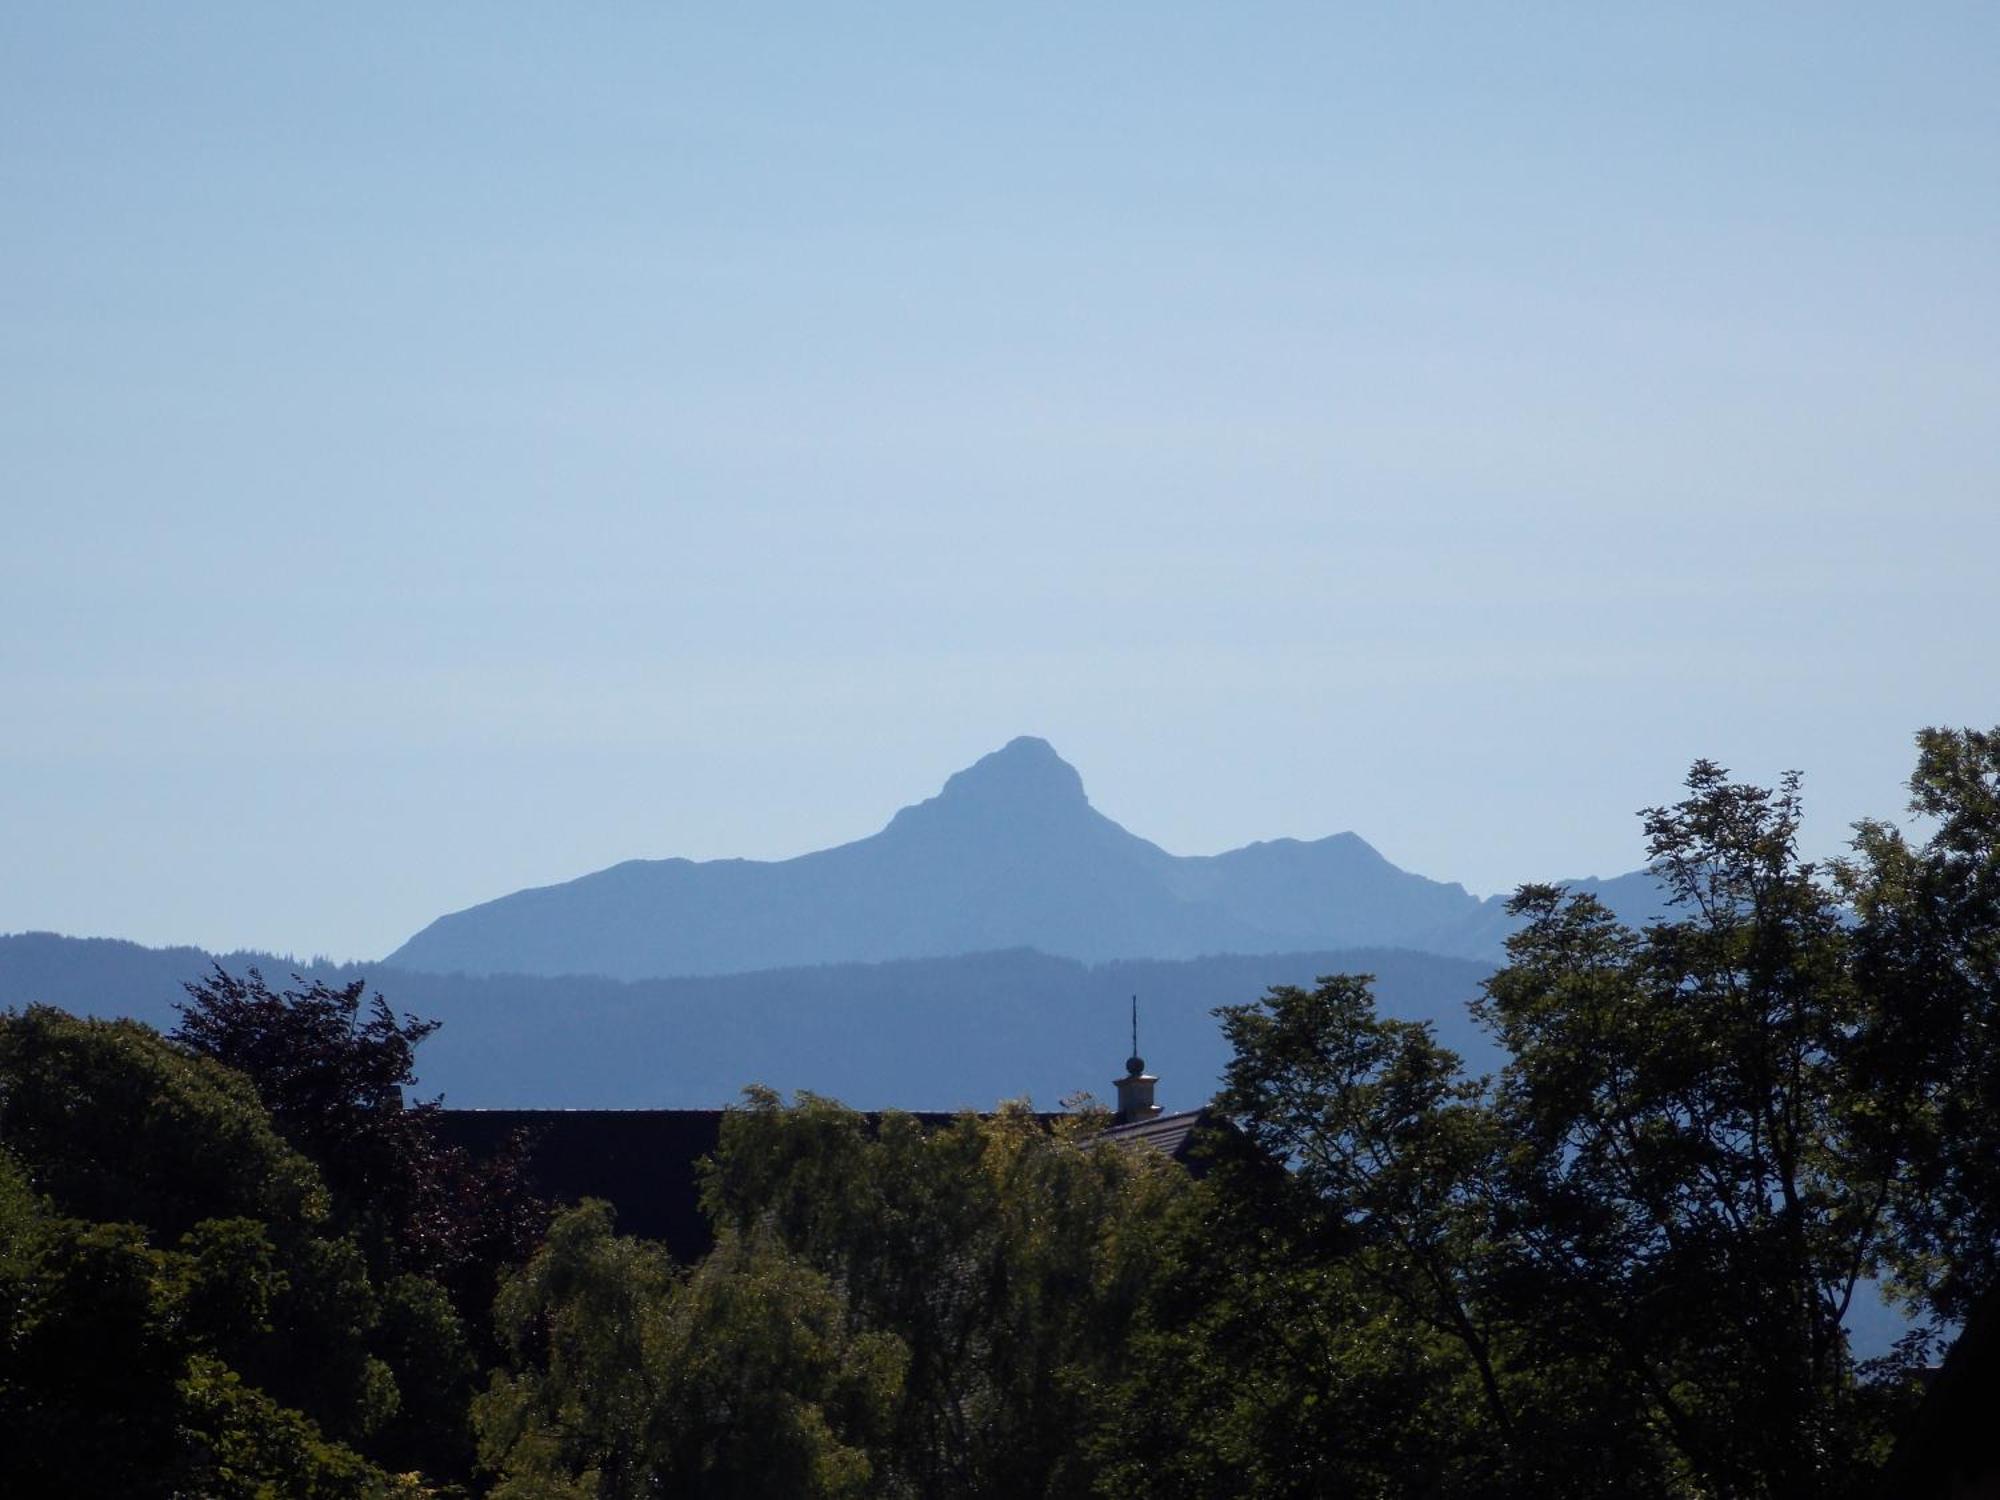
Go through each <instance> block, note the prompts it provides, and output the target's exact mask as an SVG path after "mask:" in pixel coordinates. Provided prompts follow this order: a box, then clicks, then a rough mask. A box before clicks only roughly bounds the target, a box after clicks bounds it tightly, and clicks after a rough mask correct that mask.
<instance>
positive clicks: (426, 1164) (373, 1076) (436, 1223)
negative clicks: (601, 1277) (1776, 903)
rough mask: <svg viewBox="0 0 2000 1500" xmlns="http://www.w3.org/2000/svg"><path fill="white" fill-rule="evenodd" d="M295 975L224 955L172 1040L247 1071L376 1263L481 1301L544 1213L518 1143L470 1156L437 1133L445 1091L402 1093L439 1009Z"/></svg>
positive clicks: (529, 1240) (412, 1079)
mask: <svg viewBox="0 0 2000 1500" xmlns="http://www.w3.org/2000/svg"><path fill="white" fill-rule="evenodd" d="M294 984H295V985H296V986H297V987H296V988H292V989H285V990H277V989H273V988H272V987H271V986H270V985H269V984H268V983H267V982H266V981H265V979H264V977H263V975H262V974H260V973H259V972H258V971H257V970H255V969H252V970H250V971H249V973H248V975H247V976H244V977H238V976H236V975H232V974H230V973H229V972H228V971H227V970H225V969H223V968H222V967H221V966H220V965H218V966H217V967H216V969H215V971H214V972H213V973H212V974H211V975H210V976H209V977H208V978H207V979H205V980H203V981H202V982H200V983H198V984H190V985H188V986H187V987H186V988H187V992H188V999H187V1002H186V1003H184V1004H182V1005H181V1006H180V1007H179V1009H180V1015H181V1020H180V1025H179V1027H178V1028H177V1029H176V1030H175V1032H174V1039H175V1040H176V1041H178V1042H180V1043H181V1044H182V1045H183V1046H185V1047H187V1048H188V1049H189V1050H191V1051H193V1052H195V1053H197V1054H199V1055H201V1056H203V1057H207V1058H212V1059H214V1060H215V1061H216V1062H219V1063H222V1064H224V1065H225V1066H227V1067H230V1068H233V1069H236V1070H237V1071H239V1072H241V1073H243V1074H245V1075H246V1076H247V1077H248V1078H249V1079H250V1081H251V1082H252V1084H253V1085H254V1086H255V1087H256V1090H257V1095H258V1098H259V1099H260V1100H262V1102H263V1104H264V1107H265V1108H266V1109H267V1110H269V1111H270V1114H271V1118H272V1120H273V1121H274V1123H275V1124H276V1125H277V1128H278V1130H279V1132H280V1134H282V1135H283V1136H284V1138H285V1139H286V1140H287V1141H288V1142H290V1143H291V1144H292V1146H293V1147H295V1148H296V1149H297V1150H299V1151H300V1152H302V1153H304V1154H305V1155H306V1156H308V1157H310V1158H311V1159H312V1160H313V1161H314V1162H315V1163H316V1164H317V1165H318V1166H319V1168H320V1170H321V1172H322V1174H323V1175H324V1176H325V1178H326V1181H327V1184H328V1186H329V1187H330V1188H331V1189H332V1192H333V1197H334V1207H335V1210H336V1215H337V1218H338V1220H339V1222H340V1223H341V1224H342V1225H343V1227H346V1228H351V1229H353V1230H354V1231H355V1233H356V1234H357V1235H358V1236H359V1238H360V1241H361V1243H362V1244H363V1245H364V1247H366V1248H367V1249H368V1250H369V1252H370V1261H371V1265H372V1267H373V1269H375V1270H376V1271H377V1272H378V1273H384V1272H394V1271H397V1270H403V1271H413V1272H416V1273H418V1274H421V1275H424V1276H428V1277H431V1278H433V1279H436V1280H440V1281H442V1282H444V1283H445V1284H446V1285H448V1286H449V1287H451V1288H452V1290H453V1292H454V1294H455V1296H456V1297H457V1300H458V1303H459V1307H460V1310H461V1312H463V1313H466V1314H468V1315H476V1314H477V1313H481V1312H483V1311H484V1309H485V1308H486V1306H487V1305H488V1303H489V1302H490V1301H491V1299H492V1295H493V1292H494V1290H495V1288H496V1287H497V1285H498V1277H499V1271H500V1268H501V1267H502V1266H505V1265H510V1264H515V1263H518V1262H519V1261H520V1260H522V1259H524V1258H525V1257H526V1256H527V1254H528V1253H529V1251H530V1250H532V1249H533V1248H534V1245H535V1243H536V1241H537V1240H538V1239H539V1238H540V1235H541V1232H542V1230H543V1228H544V1227H545V1226H546V1224H547V1222H548V1209H547V1205H545V1204H543V1203H541V1202H540V1201H539V1200H538V1199H536V1198H535V1197H534V1196H533V1195H532V1194H531V1193H530V1192H529V1191H528V1190H527V1188H526V1185H525V1177H524V1174H523V1172H522V1168H521V1155H520V1152H519V1150H518V1149H517V1150H515V1151H512V1152H508V1153H503V1154H502V1155H500V1156H499V1157H497V1158H496V1159H494V1160H492V1161H489V1162H483V1163H474V1162H472V1161H471V1160H470V1159H468V1158H467V1156H466V1155H465V1153H464V1152H462V1151H458V1150H456V1149H454V1148H451V1147H448V1146H446V1145H445V1144H444V1143H443V1142H441V1141H440V1140H439V1139H438V1136H437V1131H436V1114H437V1110H438V1104H437V1102H436V1101H428V1102H422V1103H411V1102H410V1101H408V1100H407V1099H406V1097H405V1094H406V1091H407V1090H408V1089H410V1088H411V1087H412V1086H414V1084H415V1083H416V1077H417V1075H416V1049H417V1048H418V1046H420V1045H421V1044H422V1043H423V1041H424V1039H425V1038H426V1037H428V1036H430V1035H431V1033H432V1032H434V1031H436V1030H437V1025H438V1023H437V1022H435V1021H425V1020H420V1019H419V1018H417V1017H416V1016H413V1015H403V1016H401V1017H399V1016H397V1015H396V1013H395V1012H394V1011H393V1010H392V1009H391V1008H390V1006H389V1003H388V1001H386V1000H385V999H383V997H382V996H381V995H379V994H377V995H374V996H372V997H370V998H369V1000H368V1002H367V1004H366V1006H365V1007H364V1005H363V996H364V994H365V993H366V990H367V984H366V981H364V980H360V979H357V980H354V981H353V982H352V983H349V984H346V985H342V986H339V987H335V986H332V985H329V984H327V983H325V982H324V981H323V980H314V981H312V982H311V983H307V982H306V981H304V980H302V979H295V980H294Z"/></svg>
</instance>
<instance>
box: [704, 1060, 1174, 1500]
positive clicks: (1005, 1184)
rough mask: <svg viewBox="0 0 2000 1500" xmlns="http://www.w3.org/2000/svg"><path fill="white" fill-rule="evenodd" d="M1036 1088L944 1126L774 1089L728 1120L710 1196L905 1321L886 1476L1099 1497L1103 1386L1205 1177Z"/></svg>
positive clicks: (986, 1490) (736, 1227) (721, 1221)
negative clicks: (1107, 1137) (1060, 1107)
mask: <svg viewBox="0 0 2000 1500" xmlns="http://www.w3.org/2000/svg"><path fill="white" fill-rule="evenodd" d="M1103 1123H1104V1117H1103V1116H1102V1115H1101V1114H1096V1115H1092V1116H1089V1117H1085V1118H1081V1119H1078V1120H1075V1121H1071V1122H1069V1123H1067V1124H1061V1125H1055V1126H1052V1125H1051V1124H1050V1123H1049V1122H1046V1121H1043V1120H1041V1119H1038V1118H1037V1117H1036V1116H1035V1115H1034V1114H1033V1113H1032V1112H1031V1111H1029V1110H1028V1109H1027V1108H1026V1107H1025V1106H1020V1105H1010V1106H1004V1107H1003V1108H1002V1109H1001V1110H1000V1111H999V1112H998V1113H997V1114H995V1115H994V1116H991V1117H987V1118H983V1119H982V1118H980V1117H978V1116H974V1115H971V1114H966V1115H962V1116H960V1117H959V1118H958V1119H956V1120H955V1121H953V1122H952V1123H950V1124H947V1125H944V1126H941V1127H936V1128H926V1127H925V1126H924V1125H923V1124H922V1123H921V1122H920V1121H918V1120H916V1119H915V1118H913V1117H911V1116H908V1115H903V1114H897V1113H894V1112H890V1113H887V1114H884V1115H883V1116H881V1117H880V1118H879V1119H877V1120H870V1119H868V1118H866V1117H864V1116H862V1115H859V1114H857V1113H856V1112H854V1111H852V1110H849V1109H846V1108H844V1107H842V1106H841V1105H839V1104H836V1103H833V1102H832V1101H829V1100H824V1099H817V1098H813V1097H811V1096H801V1098H800V1100H799V1102H798V1103H797V1105H796V1106H795V1107H793V1108H789V1109H787V1108H785V1107H783V1106H782V1104H781V1102H780V1101H779V1100H778V1098H777V1096H776V1095H774V1094H772V1093H771V1092H770V1091H768V1090H759V1089H753V1090H750V1091H749V1093H748V1107H747V1108H745V1109H742V1110H738V1111H732V1113H731V1115H730V1117H729V1118H728V1119H727V1120H726V1121H725V1123H724V1127H723V1135H722V1142H721V1146H720V1149H719V1150H718V1151H717V1153H716V1158H715V1162H714V1165H713V1169H712V1171H711V1172H710V1175H709V1178H708V1181H707V1185H706V1201H707V1203H708V1206H709V1209H710V1212H711V1214H712V1216H713V1217H714V1218H715V1219H716V1221H717V1223H718V1225H719V1226H720V1227H721V1228H722V1229H723V1230H724V1232H725V1233H734V1234H737V1235H740V1236H744V1237H754V1236H758V1235H769V1236H771V1237H772V1238H773V1239H774V1240H775V1241H776V1242H777V1243H779V1244H780V1245H782V1246H784V1247H785V1249H786V1250H787V1251H788V1252H789V1253H790V1254H792V1255H794V1256H796V1257H797V1258H798V1259H800V1260H802V1261H803V1262H804V1263H806V1264H807V1265H810V1266H812V1267H813V1268H815V1269H816V1270H818V1271H820V1272H821V1273H823V1274H824V1275H826V1276H827V1277H828V1278H829V1279H830V1280H831V1282H832V1283H833V1284H834V1285H836V1286H838V1287H839V1288H841V1289H842V1291H843V1293H844V1294H845V1298H846V1302H847V1306H848V1309H849V1316H850V1317H851V1318H852V1319H853V1320H854V1322H855V1324H856V1326H857V1327H859V1328H864V1329H868V1330H872V1331H877V1332H881V1333H885V1334H893V1335H895V1336H896V1337H898V1338H899V1339H901V1340H902V1342H903V1343H904V1344H905V1346H906V1347H907V1348H908V1350H909V1370H908V1373H907V1376H906V1378H905V1380H904V1382H903V1387H902V1395H901V1399H900V1400H899V1402H898V1403H897V1408H896V1412H895V1426H894V1433H893V1437H892V1439H891V1441H890V1443H889V1445H888V1448H887V1452H886V1455H885V1458H884V1460H883V1462H882V1464H881V1466H880V1467H881V1470H882V1475H881V1481H880V1483H881V1490H880V1492H881V1493H889V1494H914V1495H924V1496H957V1495H967V1496H971V1495H1008V1496H1017V1495H1081V1494H1086V1493H1089V1492H1090V1490H1091V1487H1092V1484H1093V1482H1094V1470H1093V1468H1092V1467H1091V1465H1090V1463H1089V1461H1088V1458H1087V1455H1086V1452H1085V1446H1086V1445H1085V1438H1086V1436H1087V1434H1088V1433H1089V1431H1090V1430H1091V1426H1092V1423H1093V1421H1094V1412H1095V1409H1096V1403H1097V1401H1098V1400H1099V1399H1100V1393H1101V1392H1102V1391H1103V1390H1104V1389H1106V1388H1108V1386H1109V1385H1110V1383H1111V1381H1112V1379H1113V1377H1114V1376H1115V1373H1116V1371H1117V1368H1118V1364H1119V1361H1120V1360H1121V1358H1122V1357H1123V1353H1124V1345H1125V1339H1126V1337H1127V1333H1128V1331H1129V1329H1130V1328H1131V1326H1132V1321H1133V1318H1134V1316H1135V1315H1136V1312H1137V1310H1138V1308H1139V1306H1140V1305H1141V1304H1142V1302H1143V1301H1144V1299H1145V1297H1146V1295H1147V1294H1148V1290H1149V1288H1150V1286H1151V1285H1152V1283H1153V1281H1154V1280H1155V1279H1156V1277H1157V1275H1158V1273H1159V1270H1160V1267H1161V1265H1162V1254H1163V1246H1164V1243H1165V1234H1166V1230H1167V1220H1168V1218H1169V1216H1170V1212H1171V1204H1172V1202H1173V1200H1174V1198H1175V1196H1176V1194H1177V1193H1178V1192H1180V1191H1182V1190H1184V1189H1185V1187H1186V1181H1185V1178H1184V1176H1183V1174H1182V1173H1181V1172H1180V1171H1179V1170H1178V1169H1176V1168H1173V1167H1171V1166H1169V1165H1168V1164H1167V1163H1166V1162H1165V1161H1164V1159H1162V1158H1148V1157H1142V1156H1136V1155H1133V1154H1130V1153H1127V1152H1123V1151H1120V1150H1117V1149H1115V1148H1111V1147H1107V1146H1102V1145H1100V1144H1099V1143H1097V1142H1096V1141H1095V1139H1094V1137H1095V1136H1096V1134H1097V1133H1098V1132H1099V1131H1100V1130H1101V1128H1102V1125H1103Z"/></svg>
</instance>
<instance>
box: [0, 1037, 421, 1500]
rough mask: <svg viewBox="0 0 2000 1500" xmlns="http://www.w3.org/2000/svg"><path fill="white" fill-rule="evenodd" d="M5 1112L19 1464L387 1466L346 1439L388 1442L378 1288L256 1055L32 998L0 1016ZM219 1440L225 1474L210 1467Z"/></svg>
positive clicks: (160, 1487) (376, 1479)
mask: <svg viewBox="0 0 2000 1500" xmlns="http://www.w3.org/2000/svg"><path fill="white" fill-rule="evenodd" d="M0 1129H4V1132H5V1141H6V1144H7V1146H8V1148H9V1151H10V1153H11V1156H10V1159H9V1165H8V1167H7V1173H6V1175H5V1179H4V1186H0V1236H4V1240H5V1243H4V1246H0V1276H4V1277H5V1279H6V1284H7V1286H8V1295H7V1298H6V1308H7V1314H6V1317H7V1323H6V1329H5V1331H6V1342H5V1345H4V1347H3V1348H0V1427H4V1432H0V1444H4V1448H5V1451H8V1452H9V1453H10V1454H15V1455H28V1456H23V1457H19V1458H18V1459H17V1460H16V1461H17V1462H18V1464H20V1465H25V1466H27V1467H26V1468H24V1469H23V1470H22V1472H23V1473H32V1474H34V1475H36V1476H37V1482H38V1483H41V1484H43V1486H44V1487H45V1488H47V1489H48V1492H51V1493H78V1494H84V1493H91V1494H100V1493H101V1494H112V1493H131V1494H148V1493H165V1492H167V1490H169V1489H171V1488H173V1486H174V1485H180V1486H182V1487H183V1488H185V1489H187V1491H188V1492H190V1493H193V1492H200V1493H207V1492H210V1491H211V1490H214V1491H218V1492H224V1493H227V1492H229V1486H230V1485H231V1484H234V1483H235V1479H234V1478H231V1477H230V1476H231V1475H235V1476H238V1477H242V1476H249V1477H248V1478H245V1479H244V1483H245V1484H250V1483H251V1480H252V1479H254V1480H255V1481H256V1483H268V1484H270V1485H273V1486H276V1487H277V1489H281V1490H283V1491H284V1492H287V1493H292V1492H297V1493H317V1492H318V1491H317V1490H315V1489H314V1486H318V1485H321V1484H323V1483H324V1484H326V1485H334V1488H331V1489H328V1490H327V1491H326V1492H327V1493H342V1494H345V1493H363V1492H368V1493H373V1492H375V1491H374V1489H371V1486H372V1487H376V1488H379V1484H386V1483H387V1480H386V1478H385V1477H384V1476H383V1475H382V1473H381V1471H380V1470H378V1469H376V1468H375V1467H374V1466H372V1465H371V1464H369V1463H368V1462H367V1461H366V1460H364V1459H363V1458H362V1457H360V1456H359V1455H358V1454H357V1453H355V1452H353V1451H350V1448H349V1447H348V1446H343V1445H359V1446H360V1447H362V1448H371V1447H376V1445H377V1443H378V1440H379V1439H381V1438H382V1437H383V1435H384V1433H385V1431H386V1429H387V1427H388V1424H389V1422H390V1420H391V1419H392V1417H393V1416H394V1414H395V1413H396V1411H397V1409H398V1407H399V1405H400V1399H401V1398H400V1392H399V1390H398V1387H397V1383H396V1380H395V1377H394V1373H393V1372H392V1371H391V1369H390V1368H389V1366H388V1365H387V1364H386V1363H385V1362H384V1361H383V1360H382V1359H381V1358H380V1357H379V1355H378V1353H377V1351H376V1348H375V1338H376V1334H377V1329H378V1323H379V1319H380V1312H381V1300H380V1298H379V1295H378V1292H377V1289H376V1288H375V1287H374V1285H373V1284H372V1283H371V1281H370V1279H369V1277H368V1274H367V1269H366V1266H365V1264H364V1261H363V1258H362V1256H361V1254H360V1252H359V1250H358V1248H357V1247H356V1245H355V1244H354V1242H353V1241H352V1240H351V1239H350V1238H347V1237H344V1236H339V1235H336V1234H334V1233H333V1231H332V1225H331V1223H330V1221H329V1218H328V1209H327V1195H326V1192H325V1190H324V1188H323V1187H322V1186H321V1185H320V1181H319V1178H318V1175H317V1173H316V1172H315V1171H314V1169H313V1167H312V1164H311V1163H310V1162H308V1161H306V1160H305V1159H304V1158H303V1157H300V1156H299V1155H297V1154H296V1153H295V1152H293V1151H292V1150H290V1148H289V1147H287V1146H286V1145H285V1143H284V1142H283V1141H282V1140H280V1139H279V1137H278V1135H277V1133H276V1132H275V1131H274V1130H273V1129H272V1128H271V1122H270V1120H269V1118H268V1117H267V1116H266V1115H265V1113H264V1112H263V1110H262V1109H261V1107H260V1106H259V1104H258V1102H257V1099H256V1096H255V1093H254V1091H253V1090H252V1089H251V1088H250V1087H249V1085H248V1084H247V1082H246V1081H245V1080H244V1079H243V1078H242V1077H240V1076H239V1075H237V1074H235V1073H232V1072H230V1071H229V1070H228V1069H226V1068H223V1067H221V1066H220V1065H219V1064H217V1063H215V1062H213V1061H210V1060H208V1059H204V1058H193V1057H189V1056H188V1055H186V1054H185V1053H183V1052H181V1051H180V1050H178V1049H176V1048H175V1047H173V1046H171V1045H170V1044H168V1043H167V1042H166V1041H164V1040H163V1039H161V1038H160V1037H159V1036H158V1035H157V1034H155V1033H153V1032H151V1031H150V1030H148V1029H147V1028H145V1027H142V1026H138V1025H136V1024H133V1023H130V1022H102V1021H81V1020H77V1019H75V1018H73V1017H70V1016H66V1015H64V1014H62V1013H61V1012H59V1011H54V1010H50V1009H48V1008H46V1007H36V1008H32V1009H30V1010H28V1011H27V1012H25V1013H22V1014H19V1015H10V1016H6V1017H0ZM225 1376H226V1378H225ZM232 1424H233V1425H232ZM245 1424H249V1425H245ZM272 1424H275V1426H273V1425H272ZM266 1427H270V1428H271V1430H270V1431H265V1430H264V1429H265V1428H266ZM279 1429H282V1431H280V1430H279ZM218 1445H220V1446H218ZM224 1449H227V1450H228V1452H229V1453H231V1454H233V1455H234V1457H231V1458H229V1459H228V1460H227V1462H226V1463H224V1468H225V1469H227V1470H228V1473H227V1474H225V1473H223V1472H222V1471H221V1470H216V1471H215V1472H213V1473H211V1472H210V1471H209V1470H208V1469H206V1468H204V1467H203V1465H205V1464H209V1463H210V1461H211V1459H212V1458H213V1455H214V1454H215V1453H217V1452H221V1451H223V1450H224ZM378 1451H379V1449H378ZM260 1454H262V1455H265V1457H268V1458H269V1459H270V1460H271V1462H272V1463H273V1464H277V1465H278V1468H276V1469H272V1470H271V1471H269V1472H266V1471H265V1470H264V1469H261V1468H259V1467H258V1465H259V1464H261V1463H262V1462H263V1459H260V1458H258V1456H257V1455H260ZM280 1459H282V1462H280ZM217 1461H220V1460H217ZM302 1464H303V1465H306V1466H307V1467H305V1468H301V1467H299V1465H302ZM287 1465H289V1466H290V1467H286V1466H287ZM321 1470H324V1473H321V1472H320V1471H321ZM309 1471H310V1472H309ZM191 1475H206V1476H207V1477H206V1478H201V1479H198V1480H197V1479H196V1478H191V1477H189V1476H191ZM339 1475H346V1476H348V1479H352V1480H353V1484H351V1485H348V1487H347V1488H344V1489H343V1488H340V1487H339V1485H336V1484H335V1479H336V1478H337V1477H338V1476H339ZM260 1476H261V1477H260ZM284 1476H289V1477H284ZM315 1476H317V1477H315ZM340 1484H347V1480H346V1479H342V1480H340ZM356 1486H358V1488H357V1487H356ZM247 1492H248V1491H246V1493H247ZM274 1492H275V1491H274Z"/></svg>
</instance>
